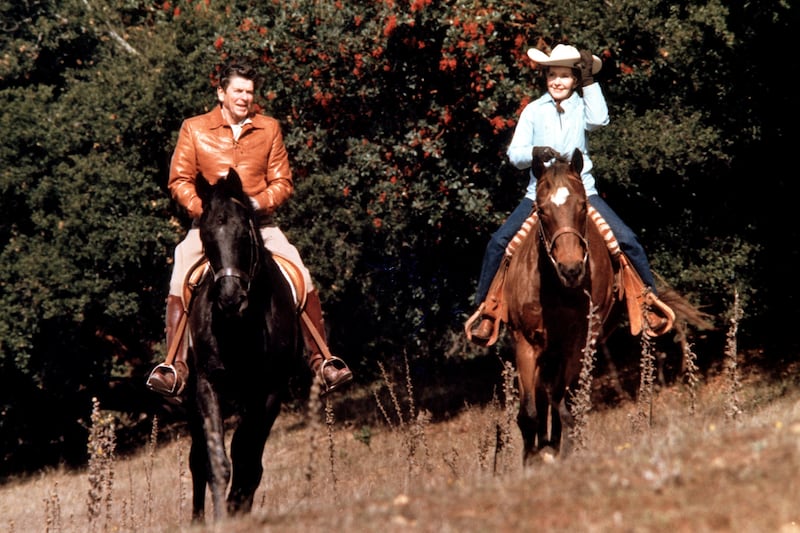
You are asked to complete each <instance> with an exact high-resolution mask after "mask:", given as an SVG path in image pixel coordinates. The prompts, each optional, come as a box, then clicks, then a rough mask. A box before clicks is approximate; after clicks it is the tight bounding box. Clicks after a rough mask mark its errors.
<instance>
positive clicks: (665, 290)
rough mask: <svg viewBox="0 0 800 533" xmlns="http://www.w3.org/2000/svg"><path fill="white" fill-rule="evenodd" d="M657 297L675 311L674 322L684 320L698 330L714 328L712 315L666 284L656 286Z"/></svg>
mask: <svg viewBox="0 0 800 533" xmlns="http://www.w3.org/2000/svg"><path fill="white" fill-rule="evenodd" d="M658 297H659V298H660V299H661V301H662V302H664V303H665V304H667V305H668V306H669V307H670V309H672V310H673V311H674V312H675V319H676V320H675V321H676V322H681V321H682V322H685V323H688V324H689V325H691V326H693V327H695V328H697V329H699V330H712V329H714V327H715V326H714V316H713V315H711V314H709V313H706V312H705V311H703V310H701V309H699V308H698V307H696V306H695V305H693V304H692V303H691V302H690V301H689V300H687V299H686V298H684V297H683V296H681V295H680V294H679V293H678V291H676V290H675V289H673V288H672V287H668V286H659V287H658Z"/></svg>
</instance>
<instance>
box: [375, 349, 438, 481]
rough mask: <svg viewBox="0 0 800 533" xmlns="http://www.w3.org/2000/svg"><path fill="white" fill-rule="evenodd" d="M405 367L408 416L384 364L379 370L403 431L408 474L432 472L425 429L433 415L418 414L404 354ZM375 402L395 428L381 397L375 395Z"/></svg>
mask: <svg viewBox="0 0 800 533" xmlns="http://www.w3.org/2000/svg"><path fill="white" fill-rule="evenodd" d="M403 359H404V363H405V365H404V367H405V374H406V379H405V384H406V390H405V392H406V398H407V402H408V411H407V416H404V415H403V408H402V406H401V403H400V400H399V398H398V395H397V392H396V390H395V389H396V385H395V383H394V380H393V379H392V377H391V376H390V375H389V373H388V372H387V371H386V367H384V365H383V363H381V362H378V368H379V369H380V371H381V376H382V377H383V381H384V383H385V384H386V388H387V390H388V391H389V396H390V397H391V399H392V405H393V407H394V412H395V415H396V416H397V428H399V429H400V430H402V431H403V443H404V446H405V449H406V452H407V455H406V457H407V460H408V474H409V475H411V474H414V473H415V472H418V471H420V470H422V469H425V470H430V469H431V461H430V449H429V447H428V443H427V440H426V433H425V431H426V430H425V428H426V426H427V425H428V423H429V422H430V420H431V415H430V413H429V412H427V411H422V412H417V408H416V405H415V403H414V386H413V383H412V381H411V369H410V367H409V363H408V355H407V354H404V356H403ZM375 401H376V402H377V404H378V408H379V409H380V411H381V413H382V414H383V416H384V418H385V419H386V422H387V424H388V425H389V427H391V428H394V427H395V426H394V424H393V423H392V420H391V418H390V417H389V416H388V412H387V410H386V408H385V407H384V406H383V404H382V403H381V401H380V397H379V396H378V395H377V393H376V394H375ZM420 449H421V450H422V453H423V455H422V457H421V458H420Z"/></svg>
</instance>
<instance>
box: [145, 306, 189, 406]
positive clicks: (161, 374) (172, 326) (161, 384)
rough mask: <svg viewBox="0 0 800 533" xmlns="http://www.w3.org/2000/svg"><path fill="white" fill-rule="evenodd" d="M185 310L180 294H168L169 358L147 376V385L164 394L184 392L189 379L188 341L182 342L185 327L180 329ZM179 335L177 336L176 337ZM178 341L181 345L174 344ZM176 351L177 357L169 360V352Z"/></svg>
mask: <svg viewBox="0 0 800 533" xmlns="http://www.w3.org/2000/svg"><path fill="white" fill-rule="evenodd" d="M184 314H185V310H184V309H183V301H182V300H181V297H180V296H173V295H172V294H170V295H169V296H167V360H166V361H165V362H163V363H161V364H160V365H158V366H156V367H155V368H154V369H153V371H152V372H151V373H150V377H148V378H147V387H148V388H149V389H150V390H153V391H155V392H158V393H159V394H163V395H164V396H168V397H172V396H178V395H180V393H181V392H183V388H184V387H185V386H186V381H187V380H188V379H189V367H188V366H187V365H186V354H187V350H186V348H187V347H186V343H185V342H182V340H183V339H182V337H183V333H184V331H185V328H181V331H177V330H178V325H179V324H180V322H181V318H183V316H184ZM176 335H177V338H176ZM173 342H178V343H179V344H180V345H179V346H176V347H174V346H172V343H173ZM173 351H174V352H175V358H174V360H172V361H169V359H170V358H169V354H170V353H172V352H173Z"/></svg>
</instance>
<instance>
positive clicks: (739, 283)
mask: <svg viewBox="0 0 800 533" xmlns="http://www.w3.org/2000/svg"><path fill="white" fill-rule="evenodd" d="M0 13H2V15H3V20H4V23H3V24H4V32H3V33H2V34H0V46H2V61H0V98H2V101H3V103H4V105H3V112H2V113H0V127H2V130H3V131H4V139H3V142H2V144H0V156H2V159H1V161H2V163H3V165H2V170H0V202H1V203H0V237H2V238H1V239H0V243H2V249H0V259H2V261H3V264H4V265H6V268H5V269H3V270H2V271H0V287H2V292H0V365H2V369H3V378H2V383H0V385H1V386H0V390H2V391H3V392H2V393H0V410H1V411H2V412H3V413H4V417H3V418H2V421H0V442H2V445H1V446H2V447H3V448H4V449H12V448H13V447H14V446H12V445H11V444H10V443H11V442H15V443H16V442H25V443H32V442H47V441H48V440H52V439H54V438H57V436H56V435H58V434H61V435H63V434H64V433H66V432H68V431H69V428H65V427H63V426H60V425H56V426H54V427H53V428H50V429H51V431H50V432H48V433H47V434H38V433H37V431H41V429H34V428H32V427H28V426H25V427H23V426H24V425H23V424H21V423H20V420H22V419H23V418H24V417H23V416H22V414H21V412H20V410H19V409H20V407H19V405H24V404H25V403H26V402H32V401H39V400H46V401H48V402H50V403H55V404H56V405H57V406H58V409H61V410H63V412H64V416H63V419H64V420H77V418H78V417H77V416H75V414H74V413H75V411H80V410H85V409H86V408H87V406H88V405H89V402H88V401H85V400H86V398H85V395H84V396H81V394H78V393H77V392H76V391H87V393H89V394H92V395H97V390H102V389H103V388H104V387H105V386H106V384H107V383H108V381H109V380H111V379H116V378H118V377H120V376H131V377H132V378H133V379H134V380H137V382H141V381H142V380H143V377H142V376H143V374H144V372H146V371H147V370H148V369H149V367H150V365H151V363H152V361H153V360H154V359H158V358H159V357H160V355H159V354H158V351H159V349H160V348H161V335H162V331H163V323H162V322H163V318H162V317H163V301H164V297H165V295H166V291H167V280H168V277H169V273H170V261H171V253H172V249H173V247H174V245H175V243H176V242H178V240H179V239H180V238H181V237H182V234H183V230H184V228H185V227H186V222H187V220H186V218H185V215H184V214H183V213H181V212H179V211H177V210H176V209H175V206H174V204H173V203H172V202H171V201H170V199H169V197H168V194H167V191H166V186H165V182H166V176H167V172H168V166H169V158H170V155H171V152H172V147H173V145H174V140H175V137H176V134H177V131H178V128H179V126H180V123H181V121H182V120H183V119H184V118H185V117H188V116H190V115H194V114H197V113H201V112H204V111H205V110H207V109H209V108H210V107H211V106H213V105H215V95H214V93H213V91H212V87H213V81H214V78H215V76H216V73H217V71H216V66H217V65H218V64H219V63H220V62H221V61H222V60H224V59H225V58H228V57H231V56H245V57H248V58H250V59H252V60H254V61H256V62H257V63H258V65H259V66H260V68H261V70H262V72H263V76H264V83H263V85H262V87H261V89H260V93H259V104H260V105H261V106H262V107H263V109H264V110H265V111H266V112H267V113H269V114H271V115H273V116H275V117H276V118H278V119H279V120H280V121H281V122H282V124H283V128H284V135H285V140H286V144H287V147H288V150H289V152H290V157H291V161H292V168H293V171H294V177H295V182H296V194H295V196H294V198H293V199H292V201H291V202H290V203H289V204H288V205H287V206H286V207H285V208H283V209H282V210H281V211H280V212H279V216H280V218H281V225H282V227H283V228H284V230H285V231H286V232H287V234H288V235H289V236H290V239H291V240H292V241H293V242H294V243H295V244H296V246H297V247H298V248H299V249H300V251H301V254H302V256H303V257H304V260H305V262H306V263H307V265H308V266H309V267H310V269H311V271H312V274H313V276H314V278H315V281H316V284H317V285H318V287H319V289H320V292H321V294H322V297H323V306H324V308H325V310H326V313H327V322H328V324H329V325H330V327H331V341H332V345H333V348H334V351H335V352H337V353H340V354H341V355H342V356H343V357H344V358H345V359H347V360H348V362H349V363H350V364H351V365H352V366H354V367H356V370H357V373H358V376H359V378H360V379H364V380H366V379H369V378H370V376H371V375H373V373H374V372H375V367H374V360H375V359H379V360H382V361H387V362H389V363H391V362H396V361H397V357H398V354H401V353H406V351H407V350H410V351H411V353H412V354H413V353H417V352H419V353H420V354H422V355H425V356H427V357H430V358H432V359H434V360H435V359H438V358H440V357H444V356H445V354H449V353H461V352H464V351H465V350H464V349H462V348H461V346H462V345H461V342H463V341H462V335H461V327H462V323H463V321H464V320H465V318H466V317H467V316H468V315H469V314H470V313H471V312H472V295H473V292H474V284H475V281H476V278H477V274H478V271H479V268H480V261H481V256H482V254H483V250H484V246H485V243H486V241H487V239H488V237H489V235H490V233H491V232H492V231H493V230H494V229H495V228H496V227H497V226H498V224H499V223H500V222H501V221H502V219H503V218H504V217H505V216H506V214H507V213H508V212H509V211H510V210H511V209H512V208H513V207H514V206H515V205H516V203H517V202H518V201H519V198H520V196H521V194H522V189H523V187H524V185H525V183H526V182H527V176H526V174H525V173H524V172H520V171H518V170H516V169H513V168H511V167H510V165H508V164H506V162H505V150H506V147H507V145H508V142H509V140H510V136H511V134H512V132H513V128H514V125H515V124H516V120H517V116H518V114H519V112H520V111H521V109H522V107H523V106H524V105H525V104H526V103H527V102H529V101H531V100H533V99H534V98H536V97H538V96H539V95H540V94H541V92H542V86H541V80H540V79H539V77H538V74H537V73H536V72H534V71H533V70H532V69H531V65H530V62H529V61H528V59H527V56H526V50H527V48H529V47H531V46H537V47H544V46H548V45H554V44H556V43H558V42H561V41H569V42H572V43H574V44H576V45H577V46H579V47H581V48H584V47H585V48H590V49H591V50H592V51H593V52H594V53H596V54H597V55H600V56H602V57H603V59H604V67H603V70H602V71H601V73H600V75H599V76H598V80H599V81H600V82H601V83H602V84H603V90H604V92H605V94H606V95H607V98H608V101H609V106H610V109H611V124H610V125H609V126H608V127H607V128H604V129H603V130H601V131H599V132H596V133H593V134H591V137H590V145H591V147H592V153H593V157H594V161H595V165H596V169H597V179H598V186H599V188H600V191H601V192H602V193H603V194H604V195H606V197H607V199H608V200H609V203H610V204H611V205H612V206H613V207H614V209H615V210H616V211H617V212H618V213H619V214H620V215H621V216H622V217H623V219H625V220H626V222H627V223H628V224H629V225H630V226H631V227H633V228H635V229H636V230H637V232H638V233H639V235H640V237H641V239H642V241H643V242H644V245H645V247H646V248H647V249H648V251H649V253H650V256H651V260H652V263H653V265H654V268H655V269H656V270H657V271H658V272H660V273H661V274H663V275H664V276H665V277H666V278H667V281H668V282H670V283H671V284H672V285H674V286H675V287H676V288H677V289H678V290H680V291H682V292H684V293H686V294H691V295H692V296H693V299H694V300H695V301H696V302H697V303H700V304H704V305H710V306H712V307H713V308H714V309H715V310H717V309H718V310H719V312H721V313H724V312H725V307H726V305H727V302H729V300H730V298H731V294H732V292H733V289H734V288H737V289H739V291H740V295H742V296H743V298H744V300H743V301H746V302H747V305H748V306H749V307H748V309H749V313H750V316H751V317H758V316H760V315H762V312H763V310H764V308H765V307H766V306H767V305H768V303H769V302H770V301H774V300H770V299H769V298H772V299H774V298H775V295H777V294H778V292H777V291H775V290H772V291H771V290H770V289H769V287H767V288H762V287H761V285H762V282H761V279H760V277H759V276H760V270H759V268H760V267H759V265H760V264H761V263H763V261H759V258H760V257H761V254H762V253H763V247H762V246H761V245H760V239H759V237H761V235H759V233H758V230H759V225H761V226H763V225H764V222H763V220H764V218H765V217H763V216H760V215H761V213H760V212H758V211H755V212H754V210H753V209H754V203H755V202H753V200H754V199H755V198H754V197H753V195H752V194H750V195H743V194H742V193H741V189H740V188H739V186H738V185H733V184H734V183H739V182H741V180H742V179H743V177H745V176H747V177H749V176H750V174H761V173H764V169H762V168H758V167H757V166H756V164H755V163H751V162H750V161H749V159H747V158H745V157H743V154H748V153H752V152H754V151H756V150H764V146H765V144H763V143H765V142H769V143H770V144H769V147H780V146H783V145H786V146H788V142H785V141H783V139H784V135H785V126H784V125H783V124H782V122H781V121H780V120H779V119H776V118H773V117H770V118H769V119H766V118H764V117H765V116H766V113H765V111H766V110H767V109H772V108H776V109H777V112H778V113H781V112H785V110H788V109H790V108H791V107H790V106H789V105H788V97H786V96H783V91H782V86H784V85H785V84H784V83H779V82H776V78H775V77H774V73H775V72H776V70H774V65H773V64H771V63H770V64H769V65H762V64H761V63H759V58H760V57H762V56H764V55H767V54H764V52H765V51H771V50H772V48H771V46H770V45H774V43H773V41H768V42H765V43H762V42H761V36H763V35H764V34H769V36H770V37H775V36H780V35H785V36H788V28H789V23H788V21H789V20H791V15H792V13H791V7H790V6H789V5H787V4H786V3H783V2H780V1H777V0H776V1H773V2H768V3H759V4H758V6H756V5H753V4H749V3H748V4H743V5H733V6H732V5H728V4H727V3H723V2H720V1H718V0H715V1H703V2H701V1H693V2H689V3H686V2H684V3H682V4H680V5H677V4H675V3H670V2H663V1H658V0H647V1H645V2H642V1H640V0H637V1H633V0H623V1H621V2H613V3H608V2H579V3H575V2H569V3H565V2H551V1H541V2H517V1H514V2H508V1H502V2H501V1H493V0H489V1H486V2H481V3H476V2H472V1H468V0H453V1H451V2H447V3H443V4H442V3H436V2H432V1H430V0H410V1H402V2H397V1H395V0H384V1H378V2H367V3H355V4H352V3H350V4H348V3H346V2H316V1H311V0H288V1H285V2H280V3H276V2H251V1H245V0H226V1H224V2H223V1H218V0H202V1H198V0H170V1H159V2H132V1H129V0H88V1H85V0H58V1H56V0H50V1H39V2H12V1H9V0H0ZM777 72H783V70H777ZM768 105H769V106H771V107H768ZM773 112H774V111H773ZM776 167H777V164H776ZM767 170H769V169H767ZM772 174H774V175H779V173H778V172H773V173H772ZM777 187H779V188H780V187H782V184H781V183H779V184H777ZM787 196H788V195H787ZM764 210H765V211H764V212H763V215H766V214H768V208H764ZM741 213H750V214H751V216H749V217H741V216H740V215H741ZM770 214H771V213H770ZM762 294H763V295H765V296H767V297H768V298H767V299H762V298H757V297H756V296H757V295H758V296H761V295H762ZM756 324H757V321H754V325H756ZM743 330H745V331H746V330H747V328H746V327H745V328H743ZM474 353H476V352H471V351H469V350H467V351H466V353H463V355H465V356H470V355H473V354H474ZM76 405H82V406H83V407H75V406H76ZM65 424H69V422H65Z"/></svg>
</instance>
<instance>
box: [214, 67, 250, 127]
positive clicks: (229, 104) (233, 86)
mask: <svg viewBox="0 0 800 533" xmlns="http://www.w3.org/2000/svg"><path fill="white" fill-rule="evenodd" d="M254 93H255V85H254V84H253V80H247V79H245V78H240V77H238V76H233V77H232V78H231V79H230V80H229V83H228V87H227V88H225V89H223V88H222V87H218V88H217V98H218V99H219V101H220V103H221V104H222V115H223V116H224V117H225V119H226V120H227V121H228V123H230V124H236V123H239V122H241V121H242V120H244V119H245V118H247V117H248V116H249V115H250V110H251V109H252V107H253V94H254Z"/></svg>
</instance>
